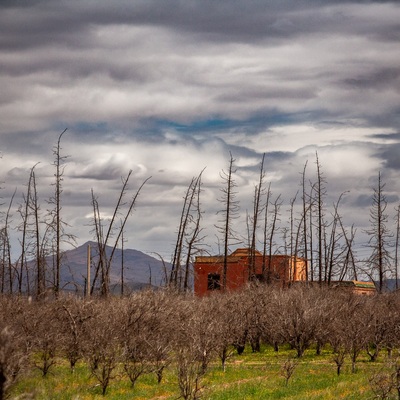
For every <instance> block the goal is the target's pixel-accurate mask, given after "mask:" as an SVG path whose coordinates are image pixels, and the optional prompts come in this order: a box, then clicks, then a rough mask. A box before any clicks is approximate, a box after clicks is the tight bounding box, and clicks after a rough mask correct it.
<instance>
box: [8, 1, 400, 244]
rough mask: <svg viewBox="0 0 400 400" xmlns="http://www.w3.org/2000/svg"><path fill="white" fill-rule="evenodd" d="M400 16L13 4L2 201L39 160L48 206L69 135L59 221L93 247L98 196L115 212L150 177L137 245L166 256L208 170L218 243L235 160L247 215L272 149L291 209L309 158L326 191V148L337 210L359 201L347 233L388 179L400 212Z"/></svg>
mask: <svg viewBox="0 0 400 400" xmlns="http://www.w3.org/2000/svg"><path fill="white" fill-rule="evenodd" d="M399 20H400V7H399V6H398V4H397V2H390V1H322V0H314V1H311V0H308V1H306V0H300V1H296V2H293V1H289V0H282V1H267V2H266V1H261V0H254V1H247V2H243V1H225V0H223V1H218V2H215V1H211V0H206V1H201V2H200V1H195V0H189V1H180V0H172V1H169V2H160V1H155V0H135V1H128V0H119V1H117V2H110V1H96V2H94V1H91V0H82V1H71V0H62V1H57V2H52V1H49V0H42V1H39V0H38V1H30V2H26V1H2V2H1V4H0V85H1V88H2V90H1V91H0V141H1V142H0V144H1V147H0V150H1V153H2V156H3V158H2V160H1V161H0V162H1V163H2V165H3V167H2V171H3V173H2V178H1V179H2V180H3V181H4V186H5V193H4V197H5V198H6V199H7V198H8V197H9V196H10V195H11V193H12V191H13V190H14V188H15V186H18V193H19V196H20V195H21V193H22V192H23V191H24V190H25V189H24V184H25V183H26V181H27V177H28V175H27V174H28V173H29V169H30V168H31V167H32V166H33V165H34V164H35V163H37V162H38V161H40V167H39V166H38V181H39V183H40V194H41V197H42V198H45V197H46V196H48V195H49V194H50V193H51V191H52V186H51V182H52V177H53V174H54V171H53V169H52V168H53V166H52V163H53V154H52V150H53V146H54V145H55V143H56V140H57V137H58V135H59V134H60V133H61V132H62V131H63V130H64V129H65V128H68V131H67V134H66V135H65V137H64V138H63V143H62V145H63V154H66V155H69V156H70V157H69V158H68V160H67V161H68V162H67V164H66V170H65V179H64V184H65V190H64V193H65V204H64V210H65V213H66V215H68V220H69V221H70V222H71V224H72V225H74V229H75V230H76V231H77V234H78V236H80V237H81V238H82V241H83V240H85V239H87V238H88V237H89V236H90V233H89V231H90V229H89V228H88V227H87V226H83V224H82V221H87V220H88V215H90V212H91V210H90V190H91V189H92V188H93V190H94V191H95V193H96V194H98V196H99V199H100V200H101V204H102V206H103V207H104V212H105V213H107V212H109V211H110V209H111V208H112V206H113V201H114V198H115V193H116V192H117V191H118V190H119V188H120V183H121V180H120V178H121V176H126V174H127V172H128V171H129V170H132V171H133V177H132V178H133V179H132V190H134V188H135V187H137V186H138V185H139V183H140V182H142V181H143V180H144V179H146V178H147V177H149V176H152V179H151V181H149V183H148V184H147V185H146V188H145V190H144V191H143V194H142V197H141V201H140V207H141V211H140V215H141V217H140V221H137V222H136V224H137V225H136V226H137V227H138V228H137V229H136V230H135V228H134V227H132V228H131V229H130V235H132V236H131V237H132V240H133V241H135V242H136V243H137V247H141V246H142V248H143V249H144V250H149V251H152V250H154V249H151V246H152V244H151V241H152V239H154V240H156V239H157V243H158V245H159V246H163V247H164V248H169V247H168V246H169V244H168V243H171V241H172V240H173V232H174V229H175V226H176V223H177V215H179V212H180V207H181V201H182V196H183V194H184V191H185V189H186V187H187V185H188V183H189V182H190V179H191V178H192V177H193V176H195V175H197V174H198V173H199V172H200V171H201V170H202V169H203V168H205V167H206V170H205V172H204V176H203V180H204V200H203V203H204V207H205V209H207V211H206V212H205V216H204V218H205V225H206V226H207V227H208V229H209V231H210V232H207V233H208V234H209V235H210V237H213V235H214V233H215V232H214V233H213V232H212V227H213V226H214V223H215V218H216V217H215V215H214V213H215V211H216V210H217V209H218V207H219V203H218V200H217V199H218V196H219V193H220V186H221V178H220V176H219V174H220V171H221V170H222V169H226V167H227V160H228V157H229V151H231V152H232V154H233V156H234V157H235V159H236V160H237V176H236V178H237V180H238V185H239V187H240V200H241V203H242V217H243V215H244V214H245V210H246V209H251V199H252V194H253V190H254V185H255V184H256V183H257V179H258V173H259V163H260V161H261V157H262V154H263V153H266V172H267V175H266V179H267V180H268V181H271V186H272V188H273V192H274V194H275V195H278V194H281V195H282V199H283V200H284V201H285V204H288V202H289V201H290V199H291V198H293V196H294V195H295V194H296V192H297V190H298V189H299V182H300V173H301V171H302V170H303V167H304V164H305V163H306V162H307V160H308V167H307V180H308V181H313V180H315V153H316V151H318V154H319V156H320V160H321V163H322V166H323V171H324V174H325V176H326V178H327V182H328V189H329V191H328V198H327V201H328V203H329V204H333V202H335V201H336V200H337V198H338V196H339V194H340V193H342V192H345V191H346V192H347V191H350V193H349V194H348V195H346V198H345V199H344V200H343V212H344V213H345V215H346V216H349V222H348V224H349V225H350V224H351V223H353V221H356V222H357V224H359V225H362V224H367V223H368V221H365V215H366V209H367V208H368V207H369V206H370V203H369V200H370V196H371V190H372V187H373V185H374V182H375V180H374V179H375V177H376V176H377V173H378V171H379V170H384V172H385V179H387V183H388V184H387V187H388V190H389V192H390V193H389V195H390V199H391V202H394V203H395V202H396V201H397V197H396V196H397V195H396V192H397V191H398V190H399V189H400V187H399V186H398V185H399V184H398V183H397V180H396V176H395V175H396V172H397V170H398V169H399V167H400V164H399V161H398V157H397V154H398V151H399V150H400V149H399V148H398V142H399V140H398V139H399V133H398V127H399V122H400V121H399V115H400V112H399V107H398V104H400V92H399V89H398V88H399V80H400V78H399V77H400V69H399V66H398V55H397V54H398V40H399V39H400V24H399V23H398V21H399ZM5 203H7V201H6V202H5ZM284 208H287V206H286V205H285V206H284ZM283 219H284V218H283V217H282V220H283ZM240 221H241V222H240V223H243V218H242V219H241V220H240ZM238 223H239V222H238ZM282 223H284V222H282ZM162 237H164V238H165V243H163V244H161V243H160V241H159V239H160V238H162ZM212 240H214V239H210V241H212ZM158 250H159V249H158Z"/></svg>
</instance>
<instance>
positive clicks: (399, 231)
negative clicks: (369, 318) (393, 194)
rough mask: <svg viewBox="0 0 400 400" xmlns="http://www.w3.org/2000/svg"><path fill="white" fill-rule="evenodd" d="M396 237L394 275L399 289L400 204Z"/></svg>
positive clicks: (398, 206)
mask: <svg viewBox="0 0 400 400" xmlns="http://www.w3.org/2000/svg"><path fill="white" fill-rule="evenodd" d="M395 210H396V217H395V220H396V236H395V237H396V238H395V244H394V277H395V288H396V290H398V289H399V240H400V205H397V207H396V209H395Z"/></svg>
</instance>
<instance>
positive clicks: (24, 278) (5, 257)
mask: <svg viewBox="0 0 400 400" xmlns="http://www.w3.org/2000/svg"><path fill="white" fill-rule="evenodd" d="M64 133H65V131H64V132H62V133H61V135H60V136H59V138H58V141H57V143H56V145H55V146H54V148H53V155H54V161H53V167H54V180H53V183H52V186H53V194H52V196H51V197H50V199H48V200H47V211H44V210H43V207H41V204H40V201H39V195H38V183H37V178H36V174H35V167H36V165H34V166H33V167H32V168H31V170H30V174H29V177H28V182H27V186H26V191H25V193H24V195H23V201H22V203H21V204H20V205H19V206H18V213H17V214H18V215H17V217H15V216H14V218H12V210H13V208H14V205H13V201H14V196H13V197H12V198H11V199H10V201H9V203H8V208H7V210H6V211H5V212H4V215H3V223H2V228H1V230H0V234H1V237H0V292H1V293H11V292H14V293H15V292H17V293H22V292H25V293H26V292H27V293H29V294H35V295H36V297H38V298H40V297H42V296H43V295H44V294H45V293H46V292H48V289H51V290H52V291H53V292H54V294H55V295H56V296H58V294H59V292H60V290H61V289H62V288H61V283H60V276H61V270H62V268H64V266H63V259H62V254H63V252H62V247H63V244H65V243H66V242H69V243H74V241H75V239H76V238H75V237H74V235H71V234H70V233H68V229H67V228H68V226H67V224H66V222H65V220H64V218H63V207H62V206H63V201H62V193H63V181H64V179H65V174H64V172H65V170H64V168H65V165H66V160H67V158H68V156H65V155H63V154H62V147H61V140H62V138H63V135H64ZM265 164H266V162H265V154H264V155H263V156H262V159H261V162H260V169H259V174H258V178H257V179H256V181H257V183H256V184H255V186H254V192H253V193H252V194H251V196H252V198H253V201H252V207H251V210H247V211H246V218H245V220H244V221H239V216H240V204H239V201H238V190H239V188H238V186H237V184H236V179H235V178H236V174H237V168H236V167H235V159H234V157H233V155H232V154H230V157H229V162H228V168H227V169H226V170H223V171H221V173H220V176H221V188H220V198H219V201H220V207H219V208H220V211H219V212H218V216H219V221H218V223H217V225H216V227H215V228H216V232H217V237H218V247H219V251H220V254H221V255H222V256H223V259H224V266H223V274H222V282H221V287H222V288H225V287H226V275H227V268H228V262H227V257H228V255H229V253H230V252H231V248H232V246H234V245H238V244H241V245H245V246H246V247H249V248H250V266H249V267H250V268H249V276H248V278H249V281H252V280H254V278H255V254H256V249H260V250H261V251H262V253H263V260H264V263H265V265H263V268H262V270H263V271H264V273H263V275H265V276H263V281H265V282H266V283H269V276H268V268H267V265H268V263H270V262H271V261H270V257H272V255H273V254H275V253H281V254H282V253H283V254H287V255H289V254H290V255H293V256H295V257H303V258H305V259H307V261H308V271H307V272H308V280H309V281H317V282H319V283H322V282H325V283H328V284H329V283H330V282H331V281H333V280H344V279H359V278H360V277H361V276H362V277H366V276H368V277H369V278H370V279H373V280H374V281H376V282H377V286H378V289H379V291H382V290H383V288H384V282H385V279H386V278H389V277H392V278H395V281H396V284H397V270H398V247H399V237H400V207H397V208H396V209H395V213H396V218H395V223H394V229H390V221H389V211H388V210H387V205H388V203H387V199H386V196H385V191H384V189H385V184H384V182H383V181H382V179H381V175H380V174H379V176H378V182H377V185H376V187H375V188H374V192H373V198H372V204H371V208H370V215H369V222H370V229H368V230H367V231H366V232H365V233H366V234H367V235H368V236H369V239H370V240H369V243H368V244H367V247H368V251H369V256H368V257H367V258H365V259H358V257H357V254H356V251H355V249H354V247H355V234H356V231H355V229H354V227H353V226H349V225H348V224H347V223H346V222H345V221H343V218H342V216H341V213H340V202H341V200H342V198H343V196H344V194H345V193H343V194H341V195H339V197H338V199H337V200H336V202H335V204H333V206H328V204H327V200H326V199H327V182H326V179H325V177H324V175H323V173H322V168H321V164H320V161H319V159H318V154H316V160H315V164H316V171H315V172H313V173H312V175H313V176H314V179H311V180H310V179H309V178H308V177H307V175H308V174H307V163H306V164H305V165H304V169H303V171H302V174H301V179H300V186H299V188H300V189H299V191H298V193H297V194H296V195H295V196H294V197H293V198H292V199H291V200H290V202H289V203H290V204H289V210H285V211H282V209H283V199H281V196H280V195H274V194H273V192H272V189H271V183H268V182H267V179H266V175H267V174H266V165H265ZM203 171H204V170H203ZM203 171H201V172H200V174H199V175H198V176H197V177H194V178H193V179H192V180H191V182H190V183H189V185H188V188H187V190H186V191H185V193H184V197H183V205H182V211H181V214H180V219H179V223H178V228H177V230H176V241H175V245H174V251H173V254H172V256H171V260H166V261H170V264H171V265H172V267H171V269H170V270H169V271H166V274H165V281H166V282H165V283H166V284H167V285H168V286H171V287H174V288H176V289H178V290H183V291H188V290H190V288H191V281H192V276H191V266H192V264H193V260H194V257H195V256H196V255H198V254H199V253H201V252H204V251H206V250H207V245H206V244H207V243H208V242H209V240H210V238H206V237H205V235H204V231H203V226H202V222H203V221H202V220H203V215H204V210H203V209H202V207H203V206H202V201H201V193H202V175H203ZM130 178H131V172H129V173H128V174H127V176H126V177H125V178H123V179H122V187H121V190H120V192H119V194H118V196H117V201H116V204H115V208H114V211H113V213H112V217H111V219H109V220H104V219H103V218H102V213H101V211H100V206H99V202H98V198H97V196H96V194H95V193H94V192H93V190H92V210H93V219H92V227H93V229H92V232H93V236H94V238H95V240H96V242H97V249H96V252H97V254H98V262H97V264H96V266H95V270H94V274H93V280H92V282H91V287H90V289H89V290H90V291H91V292H92V293H94V292H95V291H98V292H100V293H101V294H102V295H107V294H108V293H109V290H110V288H109V284H110V273H111V265H112V261H113V257H114V254H115V251H116V249H117V247H118V246H123V242H124V240H123V234H124V230H125V228H126V226H127V223H128V219H129V217H130V215H131V214H132V211H133V210H134V208H135V206H136V202H137V199H138V196H139V194H140V192H141V190H142V189H143V186H144V185H145V184H146V182H147V181H148V179H150V178H148V179H146V180H145V181H144V182H143V183H141V184H140V185H139V189H138V190H137V191H136V193H134V194H133V195H131V194H130V190H129V183H130V182H129V181H130ZM242 214H243V212H242ZM17 218H18V220H19V222H16V223H15V221H16V219H17ZM12 219H14V226H12V221H11V220H12ZM13 228H14V229H16V230H17V231H18V233H19V244H18V246H19V249H16V248H15V247H14V249H13V254H17V255H19V256H18V257H17V259H16V260H12V259H11V244H10V236H11V231H12V230H13ZM172 229H175V227H171V230H172ZM208 244H210V243H208ZM108 247H111V249H112V250H111V252H107V251H106V249H107V248H108ZM155 250H156V249H155ZM49 260H51V261H50V262H49ZM121 287H123V282H122V285H121Z"/></svg>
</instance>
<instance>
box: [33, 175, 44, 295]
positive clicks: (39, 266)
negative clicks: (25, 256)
mask: <svg viewBox="0 0 400 400" xmlns="http://www.w3.org/2000/svg"><path fill="white" fill-rule="evenodd" d="M30 194H31V200H30V201H29V206H30V208H31V213H32V216H33V219H34V225H33V226H34V243H35V263H36V298H37V299H40V298H42V297H43V295H44V293H45V291H46V270H45V265H44V257H42V253H41V247H42V246H41V238H40V220H39V210H40V207H39V201H38V192H37V186H36V175H35V171H32V190H31V192H30Z"/></svg>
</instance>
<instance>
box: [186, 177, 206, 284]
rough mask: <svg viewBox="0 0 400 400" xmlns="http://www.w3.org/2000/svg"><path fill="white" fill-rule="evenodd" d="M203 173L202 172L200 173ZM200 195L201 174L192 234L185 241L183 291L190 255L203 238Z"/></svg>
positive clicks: (187, 276)
mask: <svg viewBox="0 0 400 400" xmlns="http://www.w3.org/2000/svg"><path fill="white" fill-rule="evenodd" d="M202 172H203V171H202ZM200 193H201V174H200V175H199V179H198V182H197V194H196V200H195V211H194V213H195V215H194V216H193V221H192V223H193V228H192V232H191V233H190V234H189V235H188V238H187V240H186V247H187V252H186V262H185V272H184V280H183V289H184V290H185V291H187V290H188V289H189V274H190V266H191V262H192V255H193V254H194V253H196V251H198V248H196V245H197V244H200V243H201V242H202V240H203V239H204V237H201V236H200V233H201V231H202V228H201V225H200V223H201V216H202V211H201V204H200Z"/></svg>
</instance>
